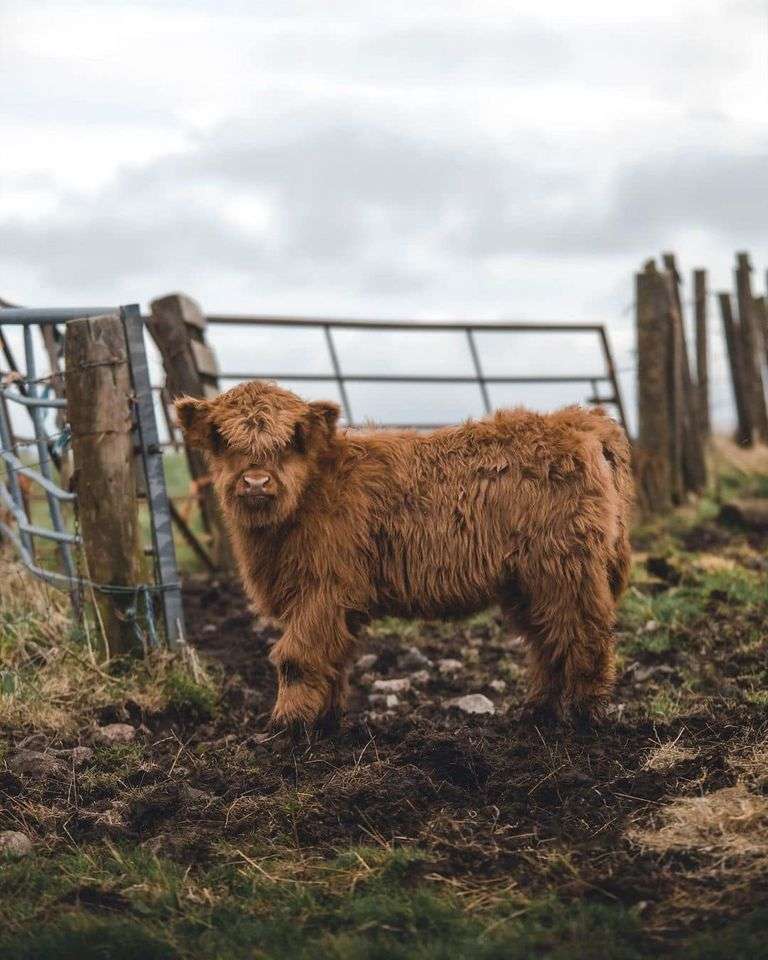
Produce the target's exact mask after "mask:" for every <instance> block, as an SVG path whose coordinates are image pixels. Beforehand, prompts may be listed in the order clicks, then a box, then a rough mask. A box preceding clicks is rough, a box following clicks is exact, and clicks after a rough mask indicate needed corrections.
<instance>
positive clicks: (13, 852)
mask: <svg viewBox="0 0 768 960" xmlns="http://www.w3.org/2000/svg"><path fill="white" fill-rule="evenodd" d="M30 853H32V841H31V840H30V839H29V837H28V836H27V835H26V833H19V832H18V831H17V830H2V831H0V859H2V858H3V857H7V858H8V859H9V860H20V859H21V858H22V857H27V856H29V854H30Z"/></svg>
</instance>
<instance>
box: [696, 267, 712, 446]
mask: <svg viewBox="0 0 768 960" xmlns="http://www.w3.org/2000/svg"><path fill="white" fill-rule="evenodd" d="M693 306H694V317H695V319H696V393H697V398H698V408H699V427H700V429H701V433H702V436H704V437H708V436H709V435H710V433H711V432H712V424H711V422H710V419H709V349H708V341H707V271H706V270H694V271H693Z"/></svg>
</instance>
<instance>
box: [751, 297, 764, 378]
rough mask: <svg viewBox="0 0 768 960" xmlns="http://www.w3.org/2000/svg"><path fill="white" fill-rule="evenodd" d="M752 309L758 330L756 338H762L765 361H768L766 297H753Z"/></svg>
mask: <svg viewBox="0 0 768 960" xmlns="http://www.w3.org/2000/svg"><path fill="white" fill-rule="evenodd" d="M752 309H753V310H754V314H755V321H756V324H757V330H758V340H762V343H763V353H764V354H765V362H766V363H768V297H755V298H754V300H753V301H752Z"/></svg>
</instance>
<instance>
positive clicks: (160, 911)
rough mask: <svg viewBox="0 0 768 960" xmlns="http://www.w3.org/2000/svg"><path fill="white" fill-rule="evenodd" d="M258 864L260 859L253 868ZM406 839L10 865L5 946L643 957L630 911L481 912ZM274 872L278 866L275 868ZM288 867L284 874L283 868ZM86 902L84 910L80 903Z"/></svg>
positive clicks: (235, 956)
mask: <svg viewBox="0 0 768 960" xmlns="http://www.w3.org/2000/svg"><path fill="white" fill-rule="evenodd" d="M253 864H256V866H257V867H258V869H257V868H256V867H254V866H253ZM423 866H424V865H423V863H422V861H421V858H420V857H418V856H415V855H414V854H412V853H409V852H407V851H404V850H394V851H390V850H385V851H383V850H381V849H366V848H360V849H354V850H350V851H347V852H345V853H343V854H341V855H339V856H338V857H337V858H336V859H334V860H331V861H328V862H326V863H321V864H319V865H318V864H315V865H314V866H313V867H312V868H311V870H310V871H309V872H308V874H306V875H304V876H303V877H302V878H301V879H302V882H296V881H295V880H294V878H293V876H292V875H291V874H292V872H293V865H288V868H287V870H286V865H283V864H281V863H279V862H277V863H275V862H271V861H270V860H263V859H262V860H261V862H259V861H258V860H257V859H253V858H250V857H248V858H246V857H245V856H244V855H241V856H239V857H238V856H232V857H229V858H227V859H226V860H223V861H222V863H221V864H219V865H216V866H213V867H211V868H209V869H207V870H204V871H195V870H192V871H187V870H186V869H184V868H183V867H181V866H179V865H176V864H174V863H172V862H170V861H168V860H164V859H160V858H157V857H155V856H153V855H151V854H149V853H147V852H144V851H142V850H137V849H135V848H134V849H123V848H118V847H114V846H111V845H109V846H107V845H105V846H98V847H90V848H84V849H82V850H77V851H73V852H71V853H69V854H66V855H64V856H62V857H59V858H58V859H56V860H49V859H46V858H38V859H36V860H34V861H32V862H29V861H27V862H20V863H11V864H9V865H6V867H5V869H4V870H3V871H2V873H1V874H0V921H2V922H0V930H2V931H3V932H2V933H0V956H8V957H14V958H18V960H27V958H29V960H31V958H39V957H46V958H51V960H69V958H72V960H75V958H76V960H90V958H93V960H96V958H99V960H101V958H107V957H108V958H110V960H113V958H121V960H129V958H130V960H134V958H136V960H138V958H142V960H144V958H147V957H149V958H163V960H165V958H176V957H180V958H186V957H190V958H191V957H195V958H201V960H208V958H210V960H224V958H227V960H240V958H243V960H245V958H252V957H260V958H285V957H291V958H297V960H315V958H317V960H320V958H323V960H326V958H330V960H333V958H336V960H358V958H359V960H362V958H369V957H371V958H377V957H380V958H382V960H383V958H393V960H395V958H403V960H405V958H418V960H443V958H445V960H448V958H457V957H458V958H472V960H496V958H498V960H502V958H505V960H516V958H519V960H524V958H529V957H532V956H537V957H549V958H553V960H561V958H562V960H566V958H574V960H575V958H577V957H578V958H582V960H589V958H594V960H598V958H600V960H612V958H613V960H635V958H637V960H640V958H641V957H643V956H645V955H647V954H646V948H647V946H648V944H647V939H646V938H645V937H644V935H643V934H642V933H641V931H640V927H639V924H638V922H637V920H636V918H635V917H634V916H633V915H632V914H631V913H630V912H628V911H626V910H623V909H621V908H617V907H607V906H604V905H601V904H587V903H575V904H565V903H561V902H559V901H557V900H548V901H542V902H536V903H533V904H525V905H521V902H520V900H516V899H513V898H510V897H507V898H500V899H499V900H498V901H497V902H496V903H495V904H494V906H493V907H492V908H491V909H489V910H488V911H485V912H481V913H475V914H471V913H469V912H467V911H465V910H464V909H462V907H461V905H460V903H459V902H458V901H456V900H455V899H453V898H451V897H449V896H446V895H445V894H444V893H442V892H440V890H439V889H438V888H437V885H436V884H430V883H428V882H425V881H423V880H419V879H418V875H419V873H420V872H421V870H422V867H423ZM265 874H267V876H265ZM272 878H274V879H272ZM78 902H79V904H80V909H78V910H77V911H75V910H74V909H73V907H74V905H75V904H76V903H78Z"/></svg>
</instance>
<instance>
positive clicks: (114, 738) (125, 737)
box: [93, 723, 136, 746]
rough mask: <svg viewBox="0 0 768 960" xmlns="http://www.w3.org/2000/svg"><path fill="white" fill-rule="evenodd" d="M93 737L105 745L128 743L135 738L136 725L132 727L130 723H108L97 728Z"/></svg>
mask: <svg viewBox="0 0 768 960" xmlns="http://www.w3.org/2000/svg"><path fill="white" fill-rule="evenodd" d="M93 739H94V740H96V741H97V742H98V743H103V744H105V745H107V746H111V745H112V744H115V743H130V742H131V740H135V739H136V727H132V726H131V725H130V723H108V724H107V725H106V726H105V727H98V728H97V730H96V732H95V733H94V735H93Z"/></svg>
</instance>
